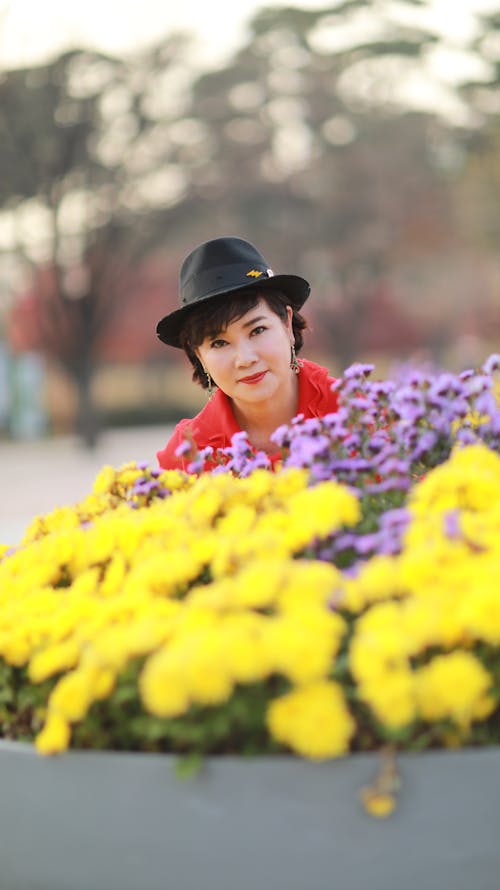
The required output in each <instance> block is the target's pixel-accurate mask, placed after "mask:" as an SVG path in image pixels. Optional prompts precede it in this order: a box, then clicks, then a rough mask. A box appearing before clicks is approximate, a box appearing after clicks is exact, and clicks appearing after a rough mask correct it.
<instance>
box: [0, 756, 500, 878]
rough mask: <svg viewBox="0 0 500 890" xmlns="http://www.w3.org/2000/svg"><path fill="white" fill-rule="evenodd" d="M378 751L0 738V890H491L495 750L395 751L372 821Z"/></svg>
mask: <svg viewBox="0 0 500 890" xmlns="http://www.w3.org/2000/svg"><path fill="white" fill-rule="evenodd" d="M379 763H380V761H379V759H378V757H377V756H376V755H372V754H360V755H354V756H352V757H347V758H344V759H341V760H337V761H332V762H330V763H326V764H322V765H314V764H310V763H306V762H304V761H301V760H298V759H293V758H286V757H277V758H256V759H251V760H243V759H239V758H236V757H227V758H222V757H221V758H210V759H209V760H208V761H207V764H206V767H205V768H204V770H203V772H202V773H201V774H200V775H199V776H198V777H196V778H194V779H189V780H180V779H177V778H176V776H175V775H174V772H173V761H172V758H171V757H169V756H162V755H156V754H128V753H120V754H118V753H113V752H93V751H86V752H83V751H82V752H79V751H74V752H73V751H72V752H69V753H68V754H65V755H63V756H60V757H56V758H42V757H40V756H39V755H37V754H36V753H35V752H34V750H33V749H32V748H31V746H30V745H25V744H21V743H13V742H7V741H3V742H0V887H1V888H2V890H212V888H213V890H261V888H262V890H330V888H331V890H365V888H369V890H498V888H499V887H500V748H489V749H481V750H478V751H473V750H465V751H449V752H426V753H424V754H405V755H402V756H400V757H399V758H398V764H399V770H400V774H401V778H402V788H401V791H400V793H399V801H398V807H397V809H396V811H395V812H394V813H393V814H392V815H391V816H390V817H389V818H387V819H385V820H377V819H374V818H372V817H370V816H368V815H367V814H366V813H365V812H364V810H363V808H362V806H361V804H360V803H359V799H358V792H359V790H360V788H361V787H362V786H364V785H366V784H367V783H370V782H371V781H372V780H373V778H374V777H375V775H376V773H377V772H378V768H379Z"/></svg>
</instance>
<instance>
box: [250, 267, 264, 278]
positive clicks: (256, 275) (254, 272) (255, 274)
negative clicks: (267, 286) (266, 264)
mask: <svg viewBox="0 0 500 890" xmlns="http://www.w3.org/2000/svg"><path fill="white" fill-rule="evenodd" d="M261 275H262V272H258V271H257V269H250V272H247V274H246V277H247V278H259V277H260V276H261Z"/></svg>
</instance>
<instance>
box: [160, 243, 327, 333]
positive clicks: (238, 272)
mask: <svg viewBox="0 0 500 890" xmlns="http://www.w3.org/2000/svg"><path fill="white" fill-rule="evenodd" d="M248 288H255V289H256V290H260V291H261V290H279V291H281V292H282V293H284V294H285V296H286V297H287V299H288V300H289V302H290V306H292V308H293V309H300V307H301V306H302V305H303V304H304V303H305V301H306V300H307V298H308V296H309V293H310V290H311V288H310V286H309V284H308V282H307V281H306V280H305V279H304V278H300V277H299V276H298V275H274V273H273V271H272V269H270V268H269V265H268V263H267V262H266V260H265V259H264V257H263V256H262V254H261V253H259V251H258V250H257V248H256V247H254V246H253V244H250V243H249V241H244V240H243V239H242V238H234V237H229V236H227V237H223V238H214V239H213V240H212V241H205V242H204V243H203V244H200V245H199V246H198V247H195V248H194V250H192V251H191V253H189V254H188V256H187V257H186V259H185V260H184V261H183V263H182V265H181V268H180V273H179V298H180V304H181V307H180V309H176V310H175V311H174V312H170V313H169V315H165V317H164V318H162V319H161V320H160V321H159V322H158V324H157V326H156V333H157V334H158V337H159V338H160V340H162V341H163V343H167V344H168V345H169V346H178V347H180V346H181V343H180V341H179V336H180V333H181V330H182V326H183V323H184V320H185V318H186V315H188V314H189V312H191V311H192V309H193V307H194V306H198V305H199V304H200V303H205V302H207V301H208V300H214V299H216V298H217V297H219V298H221V297H223V296H227V295H229V294H234V293H237V292H238V291H241V290H248Z"/></svg>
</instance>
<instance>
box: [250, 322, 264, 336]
mask: <svg viewBox="0 0 500 890" xmlns="http://www.w3.org/2000/svg"><path fill="white" fill-rule="evenodd" d="M265 330H267V328H266V326H265V325H263V324H259V325H257V327H256V328H254V329H253V331H252V335H253V334H262V332H263V331H265Z"/></svg>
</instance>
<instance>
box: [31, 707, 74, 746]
mask: <svg viewBox="0 0 500 890" xmlns="http://www.w3.org/2000/svg"><path fill="white" fill-rule="evenodd" d="M69 741H70V728H69V724H68V722H67V721H66V720H65V719H64V717H62V716H61V715H60V714H57V713H52V712H49V714H48V716H47V720H46V723H45V726H44V727H43V729H42V731H41V732H40V733H39V734H38V736H37V737H36V739H35V745H36V749H37V751H39V753H40V754H59V753H60V752H61V751H66V749H67V747H68V745H69Z"/></svg>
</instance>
